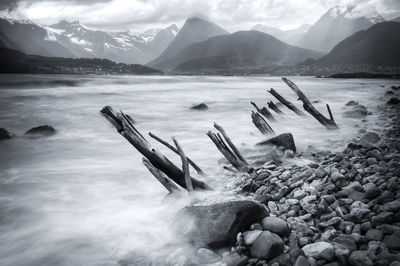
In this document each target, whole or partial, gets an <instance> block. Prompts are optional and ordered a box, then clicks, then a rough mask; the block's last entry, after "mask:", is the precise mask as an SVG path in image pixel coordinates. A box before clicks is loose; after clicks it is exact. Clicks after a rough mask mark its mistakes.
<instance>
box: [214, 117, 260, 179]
mask: <svg viewBox="0 0 400 266" xmlns="http://www.w3.org/2000/svg"><path fill="white" fill-rule="evenodd" d="M214 127H215V128H216V129H217V130H218V131H219V132H220V133H221V134H222V136H221V134H220V133H214V132H212V131H208V132H207V136H209V137H210V139H211V140H212V142H214V144H215V146H217V148H218V150H219V151H220V152H221V153H222V154H223V155H224V157H225V158H226V159H227V160H228V161H229V162H230V163H231V164H232V166H233V167H235V168H236V169H237V170H239V171H242V172H249V171H250V169H253V168H252V167H251V166H250V164H249V163H248V162H247V161H246V160H245V159H244V157H243V156H242V154H241V153H240V152H239V150H238V149H237V148H236V146H235V145H234V144H233V143H232V141H231V139H230V138H229V137H228V135H227V134H226V132H225V130H224V129H223V128H222V127H221V126H219V125H217V124H214Z"/></svg>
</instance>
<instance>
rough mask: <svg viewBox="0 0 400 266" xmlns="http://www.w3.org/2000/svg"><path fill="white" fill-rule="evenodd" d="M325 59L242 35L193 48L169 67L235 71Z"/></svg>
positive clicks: (256, 33)
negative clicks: (312, 59)
mask: <svg viewBox="0 0 400 266" xmlns="http://www.w3.org/2000/svg"><path fill="white" fill-rule="evenodd" d="M322 55H323V54H322V53H319V52H315V51H311V50H306V49H302V48H298V47H295V46H292V45H289V44H286V43H284V42H282V41H280V40H278V39H276V38H275V37H273V36H271V35H269V34H265V33H262V32H259V31H239V32H235V33H232V34H226V35H220V36H215V37H212V38H210V39H208V40H205V41H203V42H198V43H194V44H191V45H189V46H188V47H187V48H185V49H183V50H182V51H181V52H179V53H178V54H177V55H176V56H175V57H173V58H171V59H169V61H168V66H169V67H170V68H173V69H174V70H176V71H201V70H210V69H211V70H217V69H227V70H235V69H244V68H260V67H269V66H274V65H296V64H298V63H300V62H302V61H304V60H306V59H309V58H320V57H321V56H322ZM161 69H162V70H168V69H163V68H161Z"/></svg>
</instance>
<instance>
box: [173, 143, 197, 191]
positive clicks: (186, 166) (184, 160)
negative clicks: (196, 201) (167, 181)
mask: <svg viewBox="0 0 400 266" xmlns="http://www.w3.org/2000/svg"><path fill="white" fill-rule="evenodd" d="M172 140H173V141H174V143H175V146H176V149H177V150H178V153H179V155H180V156H181V160H182V171H183V175H184V176H185V183H186V190H187V191H193V185H192V179H191V178H190V172H189V163H188V159H187V157H186V155H185V153H184V152H183V149H182V147H181V145H179V143H178V141H177V140H176V138H172Z"/></svg>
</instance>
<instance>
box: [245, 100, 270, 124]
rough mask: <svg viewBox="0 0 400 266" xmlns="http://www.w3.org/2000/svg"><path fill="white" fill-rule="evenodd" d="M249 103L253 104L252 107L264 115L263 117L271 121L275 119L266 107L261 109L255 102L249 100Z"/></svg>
mask: <svg viewBox="0 0 400 266" xmlns="http://www.w3.org/2000/svg"><path fill="white" fill-rule="evenodd" d="M250 103H251V104H252V105H253V106H254V108H256V110H257V112H259V113H260V114H262V115H263V116H265V118H267V119H269V120H271V121H273V122H275V121H276V119H275V117H274V116H273V115H272V114H271V112H270V111H269V110H268V109H267V108H266V107H263V108H262V109H260V108H259V107H258V106H257V104H256V103H255V102H250Z"/></svg>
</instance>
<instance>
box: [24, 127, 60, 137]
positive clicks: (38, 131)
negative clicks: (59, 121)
mask: <svg viewBox="0 0 400 266" xmlns="http://www.w3.org/2000/svg"><path fill="white" fill-rule="evenodd" d="M54 134H56V130H55V129H54V127H52V126H49V125H44V126H38V127H33V128H31V129H29V130H28V131H27V132H25V135H47V136H50V135H54Z"/></svg>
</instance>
